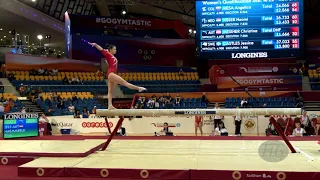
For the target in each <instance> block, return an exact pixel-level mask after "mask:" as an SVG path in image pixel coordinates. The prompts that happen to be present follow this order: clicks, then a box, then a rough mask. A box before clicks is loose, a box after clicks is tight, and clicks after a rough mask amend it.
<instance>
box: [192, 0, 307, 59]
mask: <svg viewBox="0 0 320 180" xmlns="http://www.w3.org/2000/svg"><path fill="white" fill-rule="evenodd" d="M303 11H304V10H303V0H207V1H204V0H202V1H196V30H197V32H196V46H197V47H198V53H199V55H200V56H201V57H210V58H212V59H255V58H256V59H261V58H283V57H302V56H303V54H304V31H303V30H304V29H303V19H304V18H303V13H304V12H303Z"/></svg>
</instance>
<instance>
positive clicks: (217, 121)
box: [213, 103, 223, 129]
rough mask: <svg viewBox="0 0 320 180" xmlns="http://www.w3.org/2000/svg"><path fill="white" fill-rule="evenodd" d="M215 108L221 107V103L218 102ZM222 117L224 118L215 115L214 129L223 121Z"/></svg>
mask: <svg viewBox="0 0 320 180" xmlns="http://www.w3.org/2000/svg"><path fill="white" fill-rule="evenodd" d="M214 109H220V106H219V103H216V105H215V108H214ZM222 118H223V117H222V116H220V115H215V116H214V120H213V122H214V129H216V128H217V127H218V124H219V123H220V122H221V120H222Z"/></svg>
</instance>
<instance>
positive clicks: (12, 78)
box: [8, 73, 16, 82]
mask: <svg viewBox="0 0 320 180" xmlns="http://www.w3.org/2000/svg"><path fill="white" fill-rule="evenodd" d="M8 80H9V81H10V82H11V81H13V80H16V77H14V74H13V73H9V74H8Z"/></svg>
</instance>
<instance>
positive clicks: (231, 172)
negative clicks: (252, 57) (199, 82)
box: [1, 139, 320, 180]
mask: <svg viewBox="0 0 320 180" xmlns="http://www.w3.org/2000/svg"><path fill="white" fill-rule="evenodd" d="M14 141H15V140H14ZM38 141H39V142H37V143H38V144H39V143H42V144H43V145H44V147H49V145H50V146H52V147H53V148H52V149H51V150H50V152H51V153H52V152H53V151H57V152H56V154H60V153H61V152H67V153H69V152H71V151H72V152H78V153H79V152H86V151H87V150H88V149H93V148H95V147H97V146H99V143H101V140H84V142H81V141H79V142H69V141H64V142H60V141H55V142H52V141H49V140H47V141H40V140H38ZM90 141H92V142H90ZM7 142H8V143H9V144H10V145H14V144H16V145H17V143H18V141H15V142H10V141H7ZM89 142H90V143H91V145H89ZM264 142H266V141H265V140H241V139H239V140H228V141H225V140H211V141H210V140H138V139H137V140H124V139H122V140H120V139H115V140H113V141H112V142H111V144H110V146H109V147H108V149H107V150H106V151H96V152H94V153H91V154H90V155H88V156H86V157H66V156H65V157H41V158H37V159H35V160H32V161H30V162H28V163H25V164H23V165H21V166H19V168H18V174H19V176H20V177H70V178H71V177H85V178H99V177H100V178H106V177H107V178H108V179H109V178H111V179H112V178H118V179H180V180H187V179H199V180H200V179H201V180H204V179H208V180H209V179H210V180H214V179H219V180H221V179H223V180H228V179H260V178H262V179H305V180H307V179H320V153H319V152H318V149H319V145H317V143H316V141H292V144H293V146H294V147H295V148H296V149H297V150H298V151H299V152H300V153H295V154H292V153H288V156H287V157H286V158H285V159H284V160H282V161H280V162H267V161H265V160H263V159H262V158H261V156H259V147H261V144H262V143H264ZM274 142H276V141H274ZM22 143H23V142H22ZM34 143H35V142H30V145H32V144H33V145H32V147H33V149H36V150H37V152H39V151H40V149H39V148H35V147H39V146H38V145H36V144H34ZM55 143H56V144H55ZM68 143H70V144H69V145H68ZM76 143H78V144H76ZM9 144H7V145H6V146H1V147H3V148H5V149H8V150H9V149H12V148H6V147H7V146H8V145H9ZM89 146H91V147H89ZM68 147H73V149H72V150H70V149H68ZM67 149H68V150H67ZM8 150H6V151H8ZM1 151H4V150H3V149H1ZM28 151H30V150H28ZM15 152H16V151H15ZM46 152H48V148H44V149H43V153H46Z"/></svg>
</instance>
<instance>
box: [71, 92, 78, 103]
mask: <svg viewBox="0 0 320 180" xmlns="http://www.w3.org/2000/svg"><path fill="white" fill-rule="evenodd" d="M76 101H77V103H78V97H77V96H76V95H75V94H74V95H73V96H72V103H74V102H76Z"/></svg>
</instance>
